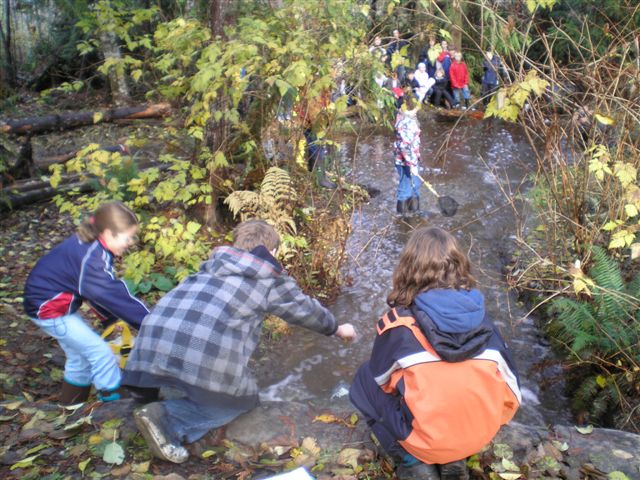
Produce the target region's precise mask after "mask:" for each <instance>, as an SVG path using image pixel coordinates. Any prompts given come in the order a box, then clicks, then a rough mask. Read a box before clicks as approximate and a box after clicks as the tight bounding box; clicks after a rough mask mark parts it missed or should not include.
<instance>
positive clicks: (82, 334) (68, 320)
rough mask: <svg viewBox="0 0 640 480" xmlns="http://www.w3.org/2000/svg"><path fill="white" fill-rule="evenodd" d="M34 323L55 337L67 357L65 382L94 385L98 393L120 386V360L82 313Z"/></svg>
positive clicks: (80, 385)
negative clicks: (88, 323)
mask: <svg viewBox="0 0 640 480" xmlns="http://www.w3.org/2000/svg"><path fill="white" fill-rule="evenodd" d="M31 321H33V323H35V324H36V325H37V326H38V327H40V328H41V329H42V330H44V331H45V333H47V334H48V335H50V336H52V337H53V338H55V339H56V340H58V343H59V344H60V347H62V350H64V353H65V355H66V357H67V359H66V362H65V365H64V380H65V381H66V382H67V383H70V384H72V385H76V386H79V387H86V386H89V385H91V384H92V383H93V385H94V386H95V387H96V390H113V389H116V388H118V387H119V386H120V379H121V376H122V375H121V372H120V367H119V366H118V360H117V358H116V356H115V355H114V354H113V352H112V351H111V347H109V344H108V343H107V342H105V341H104V340H103V339H102V337H100V335H98V334H97V333H96V332H95V331H94V330H93V329H92V328H91V327H90V326H89V325H87V323H86V322H85V321H84V319H83V318H82V317H81V316H80V315H79V314H78V313H72V314H70V315H65V316H63V317H58V318H51V319H47V320H40V319H37V318H32V319H31Z"/></svg>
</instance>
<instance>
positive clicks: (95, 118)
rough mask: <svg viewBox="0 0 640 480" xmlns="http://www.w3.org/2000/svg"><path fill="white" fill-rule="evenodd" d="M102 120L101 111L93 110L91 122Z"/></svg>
mask: <svg viewBox="0 0 640 480" xmlns="http://www.w3.org/2000/svg"><path fill="white" fill-rule="evenodd" d="M100 120H102V112H95V113H94V114H93V123H99V122H100Z"/></svg>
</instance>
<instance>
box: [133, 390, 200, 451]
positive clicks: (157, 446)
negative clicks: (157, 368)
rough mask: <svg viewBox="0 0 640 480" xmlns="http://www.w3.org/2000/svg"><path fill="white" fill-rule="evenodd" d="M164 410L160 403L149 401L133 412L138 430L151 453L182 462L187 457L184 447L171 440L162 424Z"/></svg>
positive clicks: (164, 414)
mask: <svg viewBox="0 0 640 480" xmlns="http://www.w3.org/2000/svg"><path fill="white" fill-rule="evenodd" d="M165 416H166V411H165V409H164V407H163V406H162V404H161V403H159V402H155V403H150V404H148V405H147V406H146V407H142V408H141V409H139V410H136V411H135V412H134V413H133V419H134V420H135V422H136V426H137V427H138V430H139V431H140V433H141V434H142V436H143V437H144V439H145V440H146V442H147V445H148V447H149V450H151V453H153V455H155V456H156V457H157V458H159V459H161V460H166V461H168V462H173V463H182V462H184V461H186V460H187V458H189V452H188V451H187V449H186V448H184V447H183V446H182V445H180V444H179V443H177V442H174V441H171V440H170V437H169V433H168V432H167V429H166V426H165V424H164V420H163V419H164V417H165Z"/></svg>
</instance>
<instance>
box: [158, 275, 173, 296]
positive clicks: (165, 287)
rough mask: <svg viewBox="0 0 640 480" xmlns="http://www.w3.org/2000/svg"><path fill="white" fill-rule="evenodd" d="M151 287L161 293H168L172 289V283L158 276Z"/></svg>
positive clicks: (167, 278) (162, 276)
mask: <svg viewBox="0 0 640 480" xmlns="http://www.w3.org/2000/svg"><path fill="white" fill-rule="evenodd" d="M153 286H154V287H156V288H157V289H158V290H160V291H163V292H168V291H169V290H171V289H172V288H173V282H172V281H171V279H170V278H169V277H166V276H164V275H158V276H156V277H154V279H153Z"/></svg>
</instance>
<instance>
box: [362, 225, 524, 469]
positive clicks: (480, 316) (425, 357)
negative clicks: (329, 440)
mask: <svg viewBox="0 0 640 480" xmlns="http://www.w3.org/2000/svg"><path fill="white" fill-rule="evenodd" d="M475 285H476V280H475V279H474V278H473V276H472V275H471V268H470V263H469V259H468V258H467V256H466V255H465V253H464V251H462V250H461V249H460V247H458V245H457V242H456V240H455V238H454V237H453V236H452V235H450V234H449V233H447V232H445V231H444V230H442V229H440V228H435V227H431V228H421V229H419V230H416V231H415V232H414V233H413V234H412V235H411V238H410V239H409V241H408V243H407V245H406V247H405V249H404V251H403V252H402V254H401V256H400V262H399V264H398V266H397V267H396V269H395V271H394V273H393V285H392V289H391V293H390V294H389V296H388V298H387V303H388V304H389V306H390V307H391V309H390V310H389V311H388V312H387V313H385V314H384V315H383V317H382V318H381V319H380V320H379V321H378V322H377V325H376V330H377V335H376V338H375V341H374V344H373V351H372V352H371V358H370V360H369V361H368V362H366V363H365V364H363V365H362V366H361V367H360V369H359V370H358V371H357V373H356V376H355V378H354V381H353V384H352V386H351V390H350V397H351V401H352V402H353V404H354V405H355V406H356V408H358V410H360V412H362V414H363V415H364V417H365V418H366V420H367V424H368V425H369V427H370V428H371V430H372V431H373V433H374V434H375V436H376V437H377V439H378V441H379V442H380V444H381V446H382V447H383V448H384V450H385V451H386V452H387V453H388V454H389V455H390V456H391V457H392V459H393V460H394V463H395V464H396V466H397V468H396V475H397V478H398V479H399V480H413V479H416V480H418V479H420V480H466V479H468V478H469V477H468V472H467V468H466V465H465V459H466V458H467V457H468V456H470V455H473V454H475V453H478V452H479V451H480V450H481V449H482V448H483V447H484V446H486V445H487V444H488V443H489V442H491V440H492V439H493V437H494V436H495V435H496V433H497V432H498V430H499V428H500V426H501V425H504V424H506V423H508V422H509V421H510V420H511V419H512V418H513V416H514V415H515V413H516V411H517V409H518V407H519V405H520V403H521V394H520V388H519V380H518V376H517V373H516V370H515V367H514V364H513V360H512V358H511V354H510V352H509V350H508V348H507V345H506V344H505V342H504V340H503V339H502V337H501V336H500V334H499V333H498V331H497V329H496V328H495V326H494V325H493V323H492V322H491V320H490V319H489V317H488V316H487V314H486V311H485V305H484V297H483V295H482V293H480V291H478V290H476V289H475Z"/></svg>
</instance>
